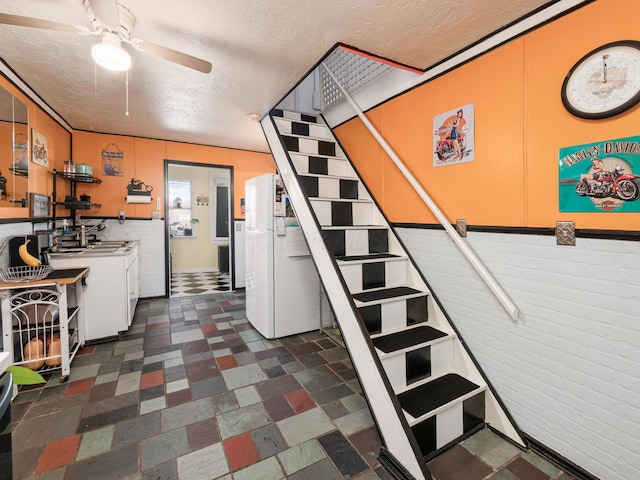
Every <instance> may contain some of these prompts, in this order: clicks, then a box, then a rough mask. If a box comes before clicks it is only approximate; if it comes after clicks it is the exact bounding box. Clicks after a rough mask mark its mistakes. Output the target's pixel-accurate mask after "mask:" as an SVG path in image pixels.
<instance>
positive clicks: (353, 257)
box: [336, 253, 402, 262]
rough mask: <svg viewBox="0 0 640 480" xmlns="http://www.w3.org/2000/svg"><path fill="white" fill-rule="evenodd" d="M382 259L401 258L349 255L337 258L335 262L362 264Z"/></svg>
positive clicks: (395, 256)
mask: <svg viewBox="0 0 640 480" xmlns="http://www.w3.org/2000/svg"><path fill="white" fill-rule="evenodd" d="M382 258H402V257H400V255H394V254H392V253H374V254H370V255H351V256H339V257H336V260H339V261H341V262H362V261H367V260H379V259H382Z"/></svg>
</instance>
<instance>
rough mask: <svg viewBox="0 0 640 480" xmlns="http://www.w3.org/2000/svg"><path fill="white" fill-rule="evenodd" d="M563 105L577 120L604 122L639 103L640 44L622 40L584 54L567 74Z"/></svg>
mask: <svg viewBox="0 0 640 480" xmlns="http://www.w3.org/2000/svg"><path fill="white" fill-rule="evenodd" d="M561 97H562V103H563V104H564V106H565V108H566V109H567V110H568V111H569V112H570V113H572V114H573V115H575V116H577V117H580V118H587V119H598V118H607V117H612V116H614V115H618V114H619V113H622V112H624V111H625V110H628V109H630V108H631V107H633V106H634V105H635V104H637V103H638V102H639V101H640V42H638V41H635V40H621V41H618V42H612V43H608V44H606V45H602V46H600V47H598V48H596V49H595V50H592V51H591V52H589V53H587V54H586V55H585V56H584V57H582V58H581V59H580V60H578V62H577V63H576V64H575V65H574V66H573V67H572V68H571V70H569V73H568V74H567V76H566V78H565V79H564V82H563V84H562V91H561Z"/></svg>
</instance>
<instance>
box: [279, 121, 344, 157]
mask: <svg viewBox="0 0 640 480" xmlns="http://www.w3.org/2000/svg"><path fill="white" fill-rule="evenodd" d="M295 123H301V122H295ZM311 125H313V124H311ZM316 126H318V127H322V125H316ZM278 133H279V134H280V135H281V136H283V137H284V136H287V137H295V138H306V139H307V140H317V141H319V142H331V143H336V141H335V139H334V137H330V138H329V137H315V136H312V135H304V134H300V133H293V132H292V133H289V132H280V131H278ZM296 153H302V152H296ZM303 155H304V154H303ZM322 156H323V157H324V156H326V155H322ZM342 158H344V157H342Z"/></svg>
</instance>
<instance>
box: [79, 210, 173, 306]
mask: <svg viewBox="0 0 640 480" xmlns="http://www.w3.org/2000/svg"><path fill="white" fill-rule="evenodd" d="M95 221H96V220H94V219H92V220H91V222H90V223H91V224H93V223H94V222H95ZM106 224H107V228H106V229H105V230H103V231H102V232H100V234H99V236H100V238H102V239H103V240H138V241H139V242H140V297H141V298H147V297H161V296H164V295H165V294H166V284H165V281H166V277H167V273H166V270H165V264H166V259H165V251H164V235H165V231H164V220H125V221H124V223H123V224H119V223H118V221H117V220H107V221H106Z"/></svg>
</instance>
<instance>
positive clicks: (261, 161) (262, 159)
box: [56, 131, 275, 218]
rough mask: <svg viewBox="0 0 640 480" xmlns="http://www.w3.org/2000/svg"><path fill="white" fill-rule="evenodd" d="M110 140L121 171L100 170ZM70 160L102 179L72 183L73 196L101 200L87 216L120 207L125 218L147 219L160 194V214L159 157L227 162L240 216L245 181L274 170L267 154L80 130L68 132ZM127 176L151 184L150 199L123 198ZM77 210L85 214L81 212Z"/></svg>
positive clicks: (161, 159)
mask: <svg viewBox="0 0 640 480" xmlns="http://www.w3.org/2000/svg"><path fill="white" fill-rule="evenodd" d="M110 144H115V145H117V147H118V150H120V151H121V152H122V153H123V158H122V159H121V160H120V163H121V165H122V166H123V169H124V171H123V175H122V176H105V175H103V166H102V151H103V150H108V151H114V146H113V145H111V146H110ZM73 159H74V162H76V163H86V164H88V165H91V166H92V167H93V175H94V176H96V177H98V178H100V179H101V180H102V183H100V184H97V185H89V184H78V189H77V193H78V195H80V194H82V193H86V194H87V195H90V196H91V202H92V203H99V204H101V207H100V208H99V209H97V210H91V211H87V212H86V215H87V216H117V215H118V210H125V212H126V215H127V217H136V218H151V212H152V210H155V209H156V199H157V198H158V197H160V198H161V207H162V210H163V214H162V215H163V217H164V201H165V193H164V161H165V160H176V161H184V162H196V163H204V164H210V165H231V166H233V167H234V201H235V205H234V213H233V215H234V218H239V217H242V216H243V215H242V214H241V211H240V199H241V198H243V197H244V182H245V180H246V179H248V178H251V177H254V176H257V175H261V174H263V173H273V172H275V164H274V162H273V157H272V156H271V155H270V154H267V153H258V152H247V151H243V150H233V149H228V148H218V147H207V146H201V145H191V144H185V143H177V142H167V141H163V140H150V139H142V138H135V137H125V136H115V135H105V134H96V133H91V132H80V131H77V132H74V134H73ZM62 167H63V165H62V162H60V163H59V164H57V165H56V168H58V169H60V170H62ZM132 178H135V179H136V180H141V181H143V182H144V183H145V184H146V185H151V186H152V187H153V191H152V192H151V197H152V201H151V204H143V205H140V204H127V203H126V202H125V197H126V195H127V185H128V184H129V183H130V182H131V179H132ZM65 188H68V187H65ZM58 197H60V194H59V195H58ZM63 212H64V210H63ZM78 213H80V214H85V213H84V211H79V212H78Z"/></svg>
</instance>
